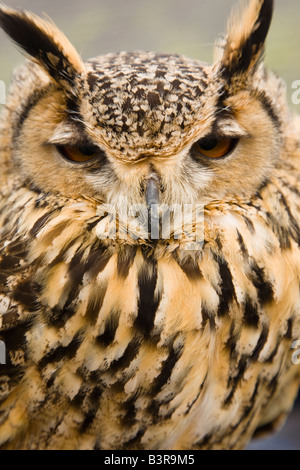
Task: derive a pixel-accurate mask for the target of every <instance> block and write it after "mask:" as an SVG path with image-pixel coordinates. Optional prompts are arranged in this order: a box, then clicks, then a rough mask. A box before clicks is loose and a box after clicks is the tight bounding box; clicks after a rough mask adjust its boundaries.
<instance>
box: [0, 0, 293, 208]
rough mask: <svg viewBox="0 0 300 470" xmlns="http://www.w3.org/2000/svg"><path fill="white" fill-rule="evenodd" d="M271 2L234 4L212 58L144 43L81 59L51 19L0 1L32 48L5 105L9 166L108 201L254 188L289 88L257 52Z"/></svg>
mask: <svg viewBox="0 0 300 470" xmlns="http://www.w3.org/2000/svg"><path fill="white" fill-rule="evenodd" d="M272 13H273V0H251V1H250V2H249V5H248V6H247V7H246V8H245V9H243V10H242V11H240V12H238V13H237V14H235V15H234V16H233V17H232V19H231V20H230V23H229V27H228V32H227V36H226V38H225V39H224V40H223V41H222V42H221V43H219V44H218V45H217V46H216V59H215V62H214V63H213V65H207V64H204V63H202V62H199V61H197V60H192V59H188V58H186V57H182V56H177V55H168V54H155V53H146V52H134V53H125V52H122V53H118V54H108V55H105V56H100V57H97V58H95V59H91V60H88V61H86V62H83V60H82V59H81V58H80V56H79V54H78V53H77V52H76V50H75V49H74V47H73V46H72V45H71V44H70V42H69V41H68V40H67V39H66V37H65V36H64V35H63V34H62V33H61V32H60V31H59V30H58V29H57V28H56V27H55V25H53V24H52V23H49V22H46V21H44V20H42V19H40V18H38V17H37V16H35V15H32V14H29V13H26V12H20V11H15V10H12V9H10V8H7V7H4V6H2V7H1V8H0V26H1V27H2V28H3V29H4V30H5V31H6V33H7V34H8V35H9V36H10V37H11V38H12V39H13V40H14V41H15V42H16V43H17V44H18V45H19V46H21V48H22V49H23V50H24V51H25V52H26V54H27V55H28V60H27V62H26V64H25V65H24V66H23V67H21V69H19V71H17V73H16V74H15V77H14V81H13V84H12V87H11V91H10V96H9V98H8V102H7V108H6V110H5V114H4V117H5V123H4V124H3V127H4V128H5V129H6V134H5V135H6V136H8V137H7V140H8V141H9V142H8V144H9V146H10V149H11V152H10V161H9V162H6V164H7V165H8V166H9V168H10V171H11V172H12V173H11V174H13V175H14V177H18V178H22V179H23V180H24V181H26V184H29V185H30V187H31V188H35V189H38V190H39V191H44V192H47V193H52V194H53V193H54V194H58V195H61V196H64V197H67V198H75V199H76V198H78V197H80V196H83V197H89V198H94V199H95V200H98V201H99V200H101V201H104V202H108V203H114V202H116V200H117V198H118V197H120V196H126V197H127V198H128V199H129V201H130V202H132V203H143V202H144V201H145V198H147V197H148V198H150V199H151V198H152V199H153V200H155V199H157V200H159V201H161V202H163V203H166V204H168V203H172V204H174V203H180V204H181V203H192V202H200V203H206V202H208V201H212V200H219V199H221V198H224V197H225V198H226V197H228V198H234V197H237V196H238V197H246V198H249V197H251V196H252V195H254V194H255V193H256V192H257V190H258V189H259V187H260V186H261V185H262V184H263V183H264V182H265V181H266V180H267V179H268V178H269V177H270V174H271V173H272V171H273V169H274V167H275V166H276V165H277V162H278V160H279V159H280V154H281V152H282V146H283V141H284V139H283V138H282V136H283V135H284V122H285V121H286V119H285V117H286V105H285V90H284V87H283V86H282V83H281V81H280V80H278V79H277V78H276V77H275V76H274V75H273V74H269V73H267V72H266V70H265V68H264V66H263V63H262V60H261V59H262V55H263V51H264V43H265V39H266V36H267V33H268V30H269V27H270V23H271V19H272ZM3 132H4V131H3ZM6 143H7V142H6ZM149 188H150V189H149ZM149 194H150V196H149ZM148 202H149V201H148Z"/></svg>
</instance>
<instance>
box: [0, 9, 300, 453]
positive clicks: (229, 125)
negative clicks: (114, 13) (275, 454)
mask: <svg viewBox="0 0 300 470" xmlns="http://www.w3.org/2000/svg"><path fill="white" fill-rule="evenodd" d="M272 14H273V1H272V0H250V1H249V2H248V4H246V5H244V7H243V8H241V9H240V10H238V11H237V12H235V13H234V14H233V15H232V17H231V20H230V21H229V26H228V31H227V34H226V36H224V38H223V39H221V40H219V41H218V42H217V44H216V48H215V58H214V63H213V64H212V65H209V64H205V63H203V62H200V61H198V60H195V59H189V58H187V57H184V56H180V55H170V54H162V53H152V52H121V53H111V54H107V55H104V56H100V57H96V58H94V59H90V60H87V61H85V62H84V61H83V60H82V59H81V57H80V56H79V54H78V53H77V52H76V50H75V49H74V47H73V46H72V45H71V44H70V42H69V41H68V40H67V39H66V37H65V36H64V35H63V34H62V33H61V32H60V31H59V30H58V29H57V28H56V26H55V25H54V24H53V23H50V22H48V21H45V20H44V19H40V18H39V17H37V16H35V15H33V14H30V13H27V12H24V11H16V10H13V9H11V8H8V7H6V6H3V5H1V7H0V26H1V27H2V29H3V30H4V31H5V32H6V33H7V34H8V35H9V36H10V37H11V38H12V40H13V41H14V42H15V43H17V45H19V46H20V47H21V48H22V49H23V50H24V52H25V53H26V56H27V59H26V62H25V64H24V65H22V66H21V67H20V68H19V69H18V70H17V71H16V72H15V74H14V77H13V81H12V84H11V88H10V92H9V95H8V98H7V103H6V105H5V107H4V109H3V112H2V117H1V127H0V159H1V174H0V340H1V344H2V349H3V345H5V351H6V361H4V362H5V363H4V364H1V365H0V447H1V449H38V450H44V449H60V450H66V449H72V450H74V449H78V450H79V449H84V450H86V449H95V450H112V449H113V450H116V449H119V450H142V449H148V450H198V449H204V450H205V449H243V448H245V447H246V446H247V444H248V442H249V441H250V440H251V439H252V437H253V436H255V435H259V434H261V433H264V432H267V431H271V430H273V429H276V428H278V427H279V426H280V425H281V424H282V423H283V422H284V420H285V418H286V416H287V414H288V413H289V412H290V410H291V408H292V406H293V402H294V400H295V397H296V396H297V392H298V388H299V381H300V366H299V365H297V364H296V363H295V362H296V361H293V352H294V351H293V349H292V347H293V344H295V342H296V341H298V340H299V339H300V292H299V278H300V179H299V175H300V118H299V116H297V115H293V114H292V113H291V112H290V111H289V109H288V105H287V100H286V89H285V85H284V83H283V82H282V80H281V79H280V78H278V77H277V76H276V75H275V74H273V73H271V72H269V71H267V70H266V68H265V66H264V63H263V60H262V57H263V52H264V44H265V40H266V36H267V33H268V30H269V27H270V24H271V20H272ZM167 228H169V230H167Z"/></svg>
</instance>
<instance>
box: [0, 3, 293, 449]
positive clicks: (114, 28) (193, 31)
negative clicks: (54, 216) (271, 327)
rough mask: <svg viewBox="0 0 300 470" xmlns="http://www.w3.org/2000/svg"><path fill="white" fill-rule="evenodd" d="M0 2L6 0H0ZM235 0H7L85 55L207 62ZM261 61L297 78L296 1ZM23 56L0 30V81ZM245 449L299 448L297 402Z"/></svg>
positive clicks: (284, 9) (281, 14) (280, 9)
mask: <svg viewBox="0 0 300 470" xmlns="http://www.w3.org/2000/svg"><path fill="white" fill-rule="evenodd" d="M4 1H5V0H4ZM236 3H237V0H63V1H62V0H51V1H50V0H6V4H7V5H9V6H11V7H17V8H23V9H27V10H31V11H33V12H35V13H37V14H39V15H43V14H44V13H45V14H47V15H48V16H49V17H50V18H52V20H53V21H54V22H55V23H56V24H57V25H58V26H59V27H60V28H61V29H62V30H63V31H64V32H65V33H66V35H67V36H68V37H69V39H70V40H71V41H72V42H73V44H74V45H75V46H76V47H77V49H78V50H79V51H80V53H81V55H82V56H83V58H85V59H87V58H89V57H93V56H96V55H99V54H105V53H107V52H115V51H121V50H148V51H150V50H155V51H160V52H175V53H180V54H185V55H187V56H190V57H193V58H197V59H200V60H204V61H206V62H212V53H213V44H214V41H215V38H216V37H217V36H218V35H219V34H220V33H223V32H224V31H225V29H226V23H227V17H228V15H229V12H230V10H231V7H232V6H233V5H235V4H236ZM275 3H276V9H275V15H274V20H273V24H272V28H271V31H270V34H269V36H268V42H267V50H266V63H267V64H268V66H269V68H271V69H272V70H274V71H276V72H277V73H278V74H279V75H280V76H282V77H283V78H284V79H285V81H286V83H287V91H288V99H289V102H290V106H291V108H294V109H295V110H296V111H297V110H298V112H299V113H300V105H298V106H296V105H293V104H292V101H291V96H292V93H293V92H294V90H293V89H292V83H293V82H294V81H295V80H300V1H299V0H277V1H276V2H275ZM22 60H23V58H22V55H21V54H20V53H19V52H18V50H17V49H16V48H15V47H14V46H13V44H12V43H11V41H10V40H9V39H8V38H7V37H6V36H5V35H4V34H3V33H2V32H1V31H0V80H3V81H4V82H5V83H6V84H8V83H9V81H10V77H11V74H12V71H13V69H14V67H16V66H17V65H18V64H20V63H21V62H22ZM250 449H300V406H298V407H297V406H296V408H295V411H294V413H293V414H292V415H291V417H290V418H289V421H288V422H287V425H286V426H285V428H284V429H283V431H282V432H281V433H279V434H277V435H276V436H275V437H274V438H271V439H269V440H264V441H260V442H257V443H254V444H251V446H250Z"/></svg>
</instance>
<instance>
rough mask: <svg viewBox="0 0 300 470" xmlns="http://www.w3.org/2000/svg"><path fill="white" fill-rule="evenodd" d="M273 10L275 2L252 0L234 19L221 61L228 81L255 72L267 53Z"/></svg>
mask: <svg viewBox="0 0 300 470" xmlns="http://www.w3.org/2000/svg"><path fill="white" fill-rule="evenodd" d="M273 10H274V0H250V2H249V5H248V7H246V8H245V9H244V10H243V11H242V13H238V14H236V13H235V14H234V15H233V16H232V18H231V20H230V22H229V25H228V32H227V38H226V45H225V48H224V52H223V55H222V58H221V68H222V71H223V73H224V74H225V75H226V76H227V78H229V79H230V77H231V76H233V75H237V74H238V75H241V74H248V73H249V72H252V71H254V70H255V68H256V65H257V64H258V63H259V60H260V58H261V56H262V54H263V51H264V44H265V40H266V37H267V34H268V32H269V29H270V25H271V21H272V17H273Z"/></svg>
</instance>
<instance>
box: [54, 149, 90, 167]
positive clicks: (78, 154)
mask: <svg viewBox="0 0 300 470" xmlns="http://www.w3.org/2000/svg"><path fill="white" fill-rule="evenodd" d="M56 148H57V150H58V151H59V153H60V154H61V155H62V156H63V157H64V158H66V159H67V160H70V161H71V162H76V163H85V162H89V161H90V160H92V159H93V158H94V157H95V156H96V155H97V153H98V152H99V149H98V148H97V147H94V146H92V145H86V146H82V147H81V146H80V147H79V146H76V145H57V146H56Z"/></svg>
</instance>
